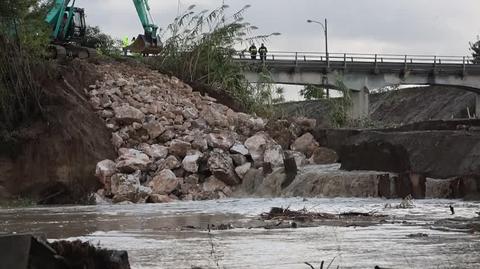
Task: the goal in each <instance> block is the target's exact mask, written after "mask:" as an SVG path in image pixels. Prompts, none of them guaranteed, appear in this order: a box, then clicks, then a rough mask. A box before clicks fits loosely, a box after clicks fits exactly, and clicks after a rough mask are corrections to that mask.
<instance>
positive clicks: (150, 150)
mask: <svg viewBox="0 0 480 269" xmlns="http://www.w3.org/2000/svg"><path fill="white" fill-rule="evenodd" d="M138 148H139V149H140V150H141V151H143V152H144V153H145V154H147V155H148V156H150V158H153V159H164V158H166V157H167V155H168V148H167V147H165V146H162V145H159V144H153V145H149V144H146V143H142V144H140V146H139V147H138Z"/></svg>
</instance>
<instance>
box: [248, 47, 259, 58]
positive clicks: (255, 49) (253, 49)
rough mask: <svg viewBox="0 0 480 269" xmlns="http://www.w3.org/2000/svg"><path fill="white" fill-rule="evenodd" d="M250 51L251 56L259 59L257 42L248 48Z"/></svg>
mask: <svg viewBox="0 0 480 269" xmlns="http://www.w3.org/2000/svg"><path fill="white" fill-rule="evenodd" d="M248 52H250V56H251V57H252V60H255V59H257V47H255V44H252V45H251V46H250V48H249V49H248Z"/></svg>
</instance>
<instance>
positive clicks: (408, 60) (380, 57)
mask: <svg viewBox="0 0 480 269" xmlns="http://www.w3.org/2000/svg"><path fill="white" fill-rule="evenodd" d="M236 58H238V59H250V53H248V52H247V51H238V52H237V55H236ZM267 60H269V61H276V60H277V61H278V60H284V61H285V60H287V61H292V62H310V61H311V62H315V61H319V62H326V63H327V64H328V63H329V62H344V63H360V62H362V63H365V62H367V63H404V64H439V65H440V64H460V65H470V64H473V61H472V60H473V58H472V57H471V56H437V55H400V54H362V53H329V54H328V57H327V55H326V53H320V52H286V51H271V52H268V53H267Z"/></svg>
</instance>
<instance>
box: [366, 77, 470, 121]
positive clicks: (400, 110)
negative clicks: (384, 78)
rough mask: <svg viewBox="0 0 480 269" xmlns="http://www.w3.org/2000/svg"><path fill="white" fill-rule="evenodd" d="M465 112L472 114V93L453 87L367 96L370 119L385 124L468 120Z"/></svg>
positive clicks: (414, 89) (425, 88)
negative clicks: (368, 97)
mask: <svg viewBox="0 0 480 269" xmlns="http://www.w3.org/2000/svg"><path fill="white" fill-rule="evenodd" d="M467 108H468V109H467ZM468 111H470V115H473V114H474V113H475V93H473V92H469V91H465V90H463V89H458V88H453V87H441V86H431V87H420V88H407V89H402V90H396V91H391V92H385V93H377V94H371V95H370V117H371V119H372V120H373V121H378V122H383V123H388V124H407V123H413V122H419V121H427V120H449V119H460V118H468Z"/></svg>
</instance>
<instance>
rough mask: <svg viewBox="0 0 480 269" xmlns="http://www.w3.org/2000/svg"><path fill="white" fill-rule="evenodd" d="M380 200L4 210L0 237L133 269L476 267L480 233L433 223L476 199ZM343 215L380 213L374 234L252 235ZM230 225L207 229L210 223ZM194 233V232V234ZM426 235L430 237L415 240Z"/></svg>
mask: <svg viewBox="0 0 480 269" xmlns="http://www.w3.org/2000/svg"><path fill="white" fill-rule="evenodd" d="M386 203H390V204H398V203H400V201H399V200H382V199H352V198H349V199H339V198H337V199H324V198H319V199H308V200H304V199H302V198H275V199H227V200H218V201H201V202H177V203H171V204H144V205H102V206H82V207H79V206H75V207H36V208H21V209H0V233H25V232H36V233H44V234H46V235H47V237H48V238H49V239H51V240H57V239H68V240H74V239H81V240H88V241H90V242H92V243H95V244H100V245H101V246H103V247H107V248H113V249H123V250H127V251H128V253H129V257H130V263H131V265H132V268H138V269H140V268H192V267H193V266H201V267H203V268H276V269H277V268H306V269H308V268H310V267H308V266H307V265H305V264H304V262H309V263H311V264H312V265H315V267H318V268H319V264H320V262H321V261H322V260H323V261H325V262H326V264H325V267H324V268H327V265H329V264H330V263H331V265H330V268H337V266H339V267H340V268H374V266H375V265H378V266H380V267H386V268H480V235H479V234H475V233H473V234H472V233H465V232H462V231H461V230H455V229H432V225H433V223H434V222H435V221H436V220H439V219H445V218H452V216H451V215H450V210H449V207H448V206H449V205H451V204H452V205H453V206H454V208H455V211H456V212H455V213H456V214H455V215H454V216H453V217H456V218H459V217H466V218H472V217H475V216H476V213H475V212H478V211H480V203H479V202H464V201H458V200H454V201H452V200H418V201H415V202H414V203H415V207H414V208H410V209H395V208H385V204H386ZM274 206H283V207H290V208H291V209H301V208H304V207H305V208H307V209H309V210H312V211H318V212H329V213H341V212H348V211H360V212H371V211H377V212H378V213H381V214H386V215H388V216H389V217H388V219H389V221H388V222H387V223H384V224H380V225H373V226H368V227H356V226H349V227H338V226H320V227H313V228H299V229H293V228H292V229H273V230H267V229H263V228H253V229H249V228H248V223H250V222H252V221H254V220H256V219H258V215H259V214H260V213H262V212H265V211H269V209H270V208H271V207H274ZM227 223H228V224H232V225H233V226H234V227H241V228H235V229H230V230H215V231H211V232H208V231H207V229H206V227H207V226H208V224H216V225H218V224H227ZM193 227H196V228H193ZM418 233H423V234H426V235H427V236H425V235H424V236H409V235H412V234H418Z"/></svg>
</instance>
